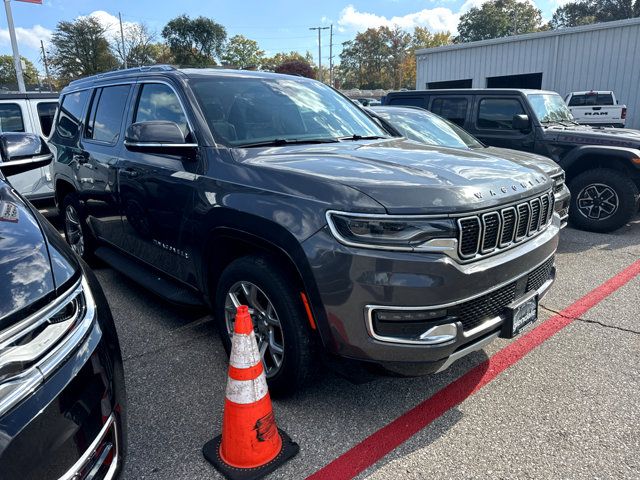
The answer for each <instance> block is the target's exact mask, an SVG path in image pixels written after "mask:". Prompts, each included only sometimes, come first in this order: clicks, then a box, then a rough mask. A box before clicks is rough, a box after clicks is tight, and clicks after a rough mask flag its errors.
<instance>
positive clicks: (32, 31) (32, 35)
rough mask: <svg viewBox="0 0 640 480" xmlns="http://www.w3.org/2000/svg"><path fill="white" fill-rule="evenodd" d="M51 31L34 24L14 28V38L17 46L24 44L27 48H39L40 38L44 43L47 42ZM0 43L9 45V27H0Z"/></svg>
mask: <svg viewBox="0 0 640 480" xmlns="http://www.w3.org/2000/svg"><path fill="white" fill-rule="evenodd" d="M52 34H53V32H52V31H51V30H49V29H48V28H45V27H43V26H42V25H34V26H33V27H31V28H23V27H17V28H16V38H17V40H18V47H20V46H23V45H24V46H25V47H28V48H33V49H36V50H37V49H39V48H40V40H42V41H43V42H44V43H45V44H47V43H49V39H50V38H51V35H52ZM0 45H3V46H4V45H11V37H10V36H9V29H6V28H0Z"/></svg>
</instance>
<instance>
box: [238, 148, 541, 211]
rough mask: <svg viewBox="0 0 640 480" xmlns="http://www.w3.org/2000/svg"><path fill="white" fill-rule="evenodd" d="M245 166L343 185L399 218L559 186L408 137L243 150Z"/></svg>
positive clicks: (509, 165) (486, 155)
mask: <svg viewBox="0 0 640 480" xmlns="http://www.w3.org/2000/svg"><path fill="white" fill-rule="evenodd" d="M236 153H237V154H236V155H235V156H236V158H238V159H239V161H241V162H242V163H244V164H245V165H247V164H248V165H253V166H258V167H261V168H270V169H278V170H281V171H282V170H285V171H290V172H292V173H296V174H298V175H303V176H308V177H315V178H317V179H321V180H323V181H334V182H339V183H341V184H343V185H348V186H350V187H352V188H355V189H357V190H359V191H361V192H363V193H365V194H367V195H368V196H370V197H372V198H373V199H375V200H376V201H378V202H379V203H380V204H381V205H382V206H384V207H385V209H386V210H387V212H388V213H392V214H394V213H395V214H401V213H407V214H427V213H455V212H464V211H469V210H474V209H479V208H488V207H493V206H496V205H501V204H505V203H508V202H511V201H516V200H519V199H521V198H525V197H529V196H531V195H532V194H534V193H538V192H543V191H545V190H548V189H550V188H551V185H552V182H551V180H549V178H548V177H547V176H546V175H545V174H544V173H542V172H541V171H540V170H538V169H532V168H529V167H527V166H526V165H524V164H523V163H521V162H518V161H511V160H507V159H505V158H502V156H501V155H492V154H491V153H490V152H487V151H485V150H484V149H483V150H480V151H474V150H462V149H455V148H443V147H436V146H428V145H423V144H419V143H417V142H413V141H410V140H405V139H395V138H394V139H386V140H376V141H359V142H349V141H347V142H340V143H335V144H334V143H329V144H320V145H305V146H284V147H272V148H248V149H242V150H236Z"/></svg>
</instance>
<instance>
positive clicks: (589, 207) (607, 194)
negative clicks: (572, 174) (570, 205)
mask: <svg viewBox="0 0 640 480" xmlns="http://www.w3.org/2000/svg"><path fill="white" fill-rule="evenodd" d="M576 204H577V206H578V211H579V212H580V214H582V215H583V216H584V217H586V218H588V219H589V220H604V219H607V218H609V217H611V216H612V215H613V214H615V213H616V212H617V211H618V206H619V204H620V201H619V199H618V195H617V194H616V192H615V190H613V189H612V188H611V187H610V186H608V185H605V184H603V183H592V184H591V185H587V186H586V187H584V188H583V189H582V190H581V191H580V193H578V197H577V200H576Z"/></svg>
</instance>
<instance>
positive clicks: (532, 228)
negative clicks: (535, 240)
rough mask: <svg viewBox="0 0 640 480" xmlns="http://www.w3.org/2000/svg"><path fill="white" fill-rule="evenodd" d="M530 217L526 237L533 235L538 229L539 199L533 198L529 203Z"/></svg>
mask: <svg viewBox="0 0 640 480" xmlns="http://www.w3.org/2000/svg"><path fill="white" fill-rule="evenodd" d="M529 207H530V208H531V217H530V220H529V230H528V232H527V235H533V234H534V233H536V232H537V231H538V229H539V228H540V199H539V198H534V199H533V200H531V201H530V202H529Z"/></svg>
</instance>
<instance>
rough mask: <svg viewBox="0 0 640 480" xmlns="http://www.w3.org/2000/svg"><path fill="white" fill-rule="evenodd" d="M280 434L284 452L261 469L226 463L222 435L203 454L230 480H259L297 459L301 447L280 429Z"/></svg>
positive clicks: (205, 445)
mask: <svg viewBox="0 0 640 480" xmlns="http://www.w3.org/2000/svg"><path fill="white" fill-rule="evenodd" d="M278 432H280V437H281V438H282V450H280V453H279V454H278V455H277V456H276V458H274V459H273V460H271V461H270V462H269V463H266V464H265V465H262V466H261V467H256V468H237V467H232V466H231V465H228V464H226V463H224V460H222V458H221V457H220V442H221V441H222V435H218V436H217V437H216V438H214V439H213V440H210V441H208V442H207V443H205V444H204V447H202V453H203V455H204V458H205V459H206V460H207V461H208V462H209V463H210V464H211V465H213V466H214V467H216V469H217V470H218V471H219V472H220V473H222V474H223V475H224V476H225V477H226V478H228V479H229V480H257V479H258V478H262V477H264V476H266V475H268V474H270V473H271V472H273V471H274V470H275V469H276V468H278V467H279V466H280V465H282V464H283V463H285V462H287V461H288V460H290V459H292V458H293V457H295V456H296V454H297V453H298V452H299V451H300V446H299V445H298V444H297V443H296V442H294V441H293V440H291V438H289V435H287V434H286V433H285V432H283V431H282V430H280V429H278Z"/></svg>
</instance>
